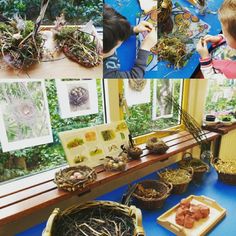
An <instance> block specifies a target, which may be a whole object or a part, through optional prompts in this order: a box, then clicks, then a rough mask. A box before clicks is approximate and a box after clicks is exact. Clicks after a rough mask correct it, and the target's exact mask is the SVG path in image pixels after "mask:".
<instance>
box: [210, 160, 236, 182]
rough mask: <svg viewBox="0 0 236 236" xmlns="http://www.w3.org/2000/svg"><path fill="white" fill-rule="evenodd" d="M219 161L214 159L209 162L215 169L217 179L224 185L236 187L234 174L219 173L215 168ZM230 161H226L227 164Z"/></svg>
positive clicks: (235, 175)
mask: <svg viewBox="0 0 236 236" xmlns="http://www.w3.org/2000/svg"><path fill="white" fill-rule="evenodd" d="M218 161H219V159H217V158H214V159H212V160H211V165H212V166H213V167H214V168H215V170H216V172H217V174H218V179H219V180H220V181H222V182H224V183H226V184H230V185H236V174H232V173H226V172H221V171H220V170H219V168H218V167H217V164H218ZM220 162H221V163H227V161H222V160H220ZM229 162H231V161H228V163H229Z"/></svg>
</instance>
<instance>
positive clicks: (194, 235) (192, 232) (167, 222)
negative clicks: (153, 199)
mask: <svg viewBox="0 0 236 236" xmlns="http://www.w3.org/2000/svg"><path fill="white" fill-rule="evenodd" d="M187 199H190V200H191V203H193V204H204V205H206V206H208V207H209V208H210V214H209V216H208V217H207V218H205V219H201V220H199V221H196V222H194V226H193V228H191V229H187V228H185V227H183V226H180V225H178V224H177V223H176V222H175V214H176V210H177V208H178V207H179V204H177V205H175V206H174V207H172V208H171V209H170V210H168V211H166V212H165V213H164V214H162V215H161V216H159V217H158V218H157V222H158V223H159V224H160V225H162V226H163V227H165V228H167V229H168V230H170V231H171V232H173V233H174V234H176V235H178V236H204V235H206V233H207V232H208V231H210V230H211V229H212V228H213V227H214V226H215V225H216V224H217V223H218V222H219V221H220V220H222V219H223V218H224V216H225V215H226V209H224V208H222V207H221V206H220V205H219V204H218V203H217V202H215V201H214V200H213V199H210V198H208V197H206V196H195V195H190V196H189V197H187Z"/></svg>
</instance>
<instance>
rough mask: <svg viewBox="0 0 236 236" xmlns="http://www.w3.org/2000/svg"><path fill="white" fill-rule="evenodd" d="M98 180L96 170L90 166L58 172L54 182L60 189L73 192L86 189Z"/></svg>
mask: <svg viewBox="0 0 236 236" xmlns="http://www.w3.org/2000/svg"><path fill="white" fill-rule="evenodd" d="M96 178H97V174H96V172H95V170H94V169H92V168H90V167H88V166H72V167H67V168H64V169H62V170H60V171H58V172H56V174H55V178H54V182H55V183H56V185H57V187H58V188H60V189H63V190H67V191H69V192H71V191H77V190H79V189H83V188H85V187H86V186H87V185H88V184H90V183H92V182H94V181H95V180H96Z"/></svg>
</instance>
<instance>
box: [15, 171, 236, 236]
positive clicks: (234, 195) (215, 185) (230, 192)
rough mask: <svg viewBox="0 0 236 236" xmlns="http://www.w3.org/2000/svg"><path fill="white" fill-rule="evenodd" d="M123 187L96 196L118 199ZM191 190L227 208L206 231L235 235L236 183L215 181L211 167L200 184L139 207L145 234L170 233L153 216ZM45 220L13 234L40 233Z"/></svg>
mask: <svg viewBox="0 0 236 236" xmlns="http://www.w3.org/2000/svg"><path fill="white" fill-rule="evenodd" d="M137 174H138V173H137ZM142 179H156V173H153V174H150V175H148V176H145V177H144V178H142ZM126 189H127V186H123V187H120V188H118V189H116V190H114V191H112V192H109V193H107V194H105V195H103V196H101V197H99V198H97V200H112V201H117V202H119V201H120V200H121V198H122V194H123V193H124V191H125V190H126ZM191 194H194V195H205V196H207V197H209V198H212V199H214V200H215V201H216V202H217V203H218V204H220V205H221V206H222V207H223V208H226V210H227V213H226V217H225V218H224V219H223V220H222V221H221V222H220V223H219V224H217V225H216V227H215V228H213V230H212V231H211V232H209V233H208V234H207V235H209V236H222V234H223V233H227V236H235V235H236V224H235V211H236V186H230V185H226V184H223V183H221V182H219V181H218V180H217V174H216V172H215V170H213V169H211V171H210V172H209V173H207V174H206V175H205V177H204V180H203V182H202V183H201V184H200V185H196V184H194V183H191V184H190V186H189V188H188V190H187V192H186V193H184V194H181V195H171V196H170V197H169V198H168V199H167V201H166V202H165V204H164V207H163V208H162V209H159V210H155V211H153V212H150V211H142V213H143V226H144V230H145V232H146V236H157V235H160V236H171V235H174V234H173V233H171V232H170V231H168V230H166V229H165V228H163V227H162V226H160V225H158V224H157V222H156V219H157V217H158V216H160V215H161V214H162V213H164V212H165V211H167V210H168V209H170V208H171V207H173V206H174V205H176V204H177V203H178V202H179V201H180V200H181V199H182V198H184V197H187V196H189V195H191ZM45 224H46V222H44V223H42V224H39V225H36V226H35V227H33V228H31V229H28V230H27V231H25V232H22V233H19V234H17V236H40V235H41V233H42V231H43V229H44V227H45ZM196 236H197V235H196Z"/></svg>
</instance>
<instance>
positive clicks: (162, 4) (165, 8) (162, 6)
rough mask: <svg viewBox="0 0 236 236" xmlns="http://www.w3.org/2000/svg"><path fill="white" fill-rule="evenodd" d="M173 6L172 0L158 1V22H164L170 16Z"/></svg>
mask: <svg viewBox="0 0 236 236" xmlns="http://www.w3.org/2000/svg"><path fill="white" fill-rule="evenodd" d="M172 6H173V4H172V1H171V0H160V1H158V2H157V12H158V23H163V22H165V21H166V20H167V19H168V18H169V17H170V15H171V12H172Z"/></svg>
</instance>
